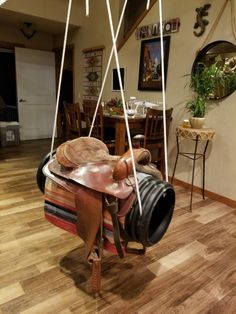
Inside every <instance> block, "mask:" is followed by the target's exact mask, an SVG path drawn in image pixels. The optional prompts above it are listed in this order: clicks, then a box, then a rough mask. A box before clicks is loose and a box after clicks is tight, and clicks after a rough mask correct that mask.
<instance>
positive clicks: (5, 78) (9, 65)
mask: <svg viewBox="0 0 236 314" xmlns="http://www.w3.org/2000/svg"><path fill="white" fill-rule="evenodd" d="M0 121H18V111H17V97H16V68H15V53H14V50H13V49H6V48H0Z"/></svg>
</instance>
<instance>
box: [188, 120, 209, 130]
mask: <svg viewBox="0 0 236 314" xmlns="http://www.w3.org/2000/svg"><path fill="white" fill-rule="evenodd" d="M189 122H190V124H191V127H192V128H193V129H201V128H202V127H203V125H204V123H205V118H196V117H191V118H190V119H189Z"/></svg>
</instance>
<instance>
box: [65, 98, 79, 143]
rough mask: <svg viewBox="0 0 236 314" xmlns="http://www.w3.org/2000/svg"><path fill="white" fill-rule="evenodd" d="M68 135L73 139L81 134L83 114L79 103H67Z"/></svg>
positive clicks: (68, 137)
mask: <svg viewBox="0 0 236 314" xmlns="http://www.w3.org/2000/svg"><path fill="white" fill-rule="evenodd" d="M64 111H65V120H66V137H67V139H68V140H69V139H73V138H76V137H80V136H81V114H80V106H79V103H74V104H65V105H64Z"/></svg>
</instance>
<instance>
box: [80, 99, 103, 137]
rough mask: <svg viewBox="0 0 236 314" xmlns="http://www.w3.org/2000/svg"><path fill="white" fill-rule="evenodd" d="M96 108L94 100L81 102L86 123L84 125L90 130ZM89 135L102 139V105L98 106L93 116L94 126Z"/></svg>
mask: <svg viewBox="0 0 236 314" xmlns="http://www.w3.org/2000/svg"><path fill="white" fill-rule="evenodd" d="M95 109H96V102H92V101H84V102H83V110H84V119H85V123H86V127H87V128H88V130H90V128H91V125H92V121H93V116H94V112H95ZM91 136H93V137H96V138H98V139H100V140H101V141H104V124H103V110H102V106H99V107H98V111H97V114H96V117H95V121H94V126H93V129H92V132H91Z"/></svg>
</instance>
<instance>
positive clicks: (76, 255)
mask: <svg viewBox="0 0 236 314" xmlns="http://www.w3.org/2000/svg"><path fill="white" fill-rule="evenodd" d="M49 149H50V142H49V141H48V140H39V141H32V142H25V143H22V144H20V146H16V147H7V148H1V149H0V313H1V314H14V313H24V314H26V313H29V314H32V313H42V314H45V313H60V314H69V313H79V314H93V313H107V314H108V313H109V314H113V313H119V314H121V313H124V314H151V313H155V314H156V313H157V314H159V313H160V314H162V313H163V314H166V313H186V314H195V313H201V314H202V313H207V314H218V313H219V314H224V313H225V314H231V313H232V314H233V313H236V210H235V209H234V208H230V207H228V206H226V205H224V204H222V203H218V202H216V201H213V200H211V199H209V198H207V199H206V200H202V199H201V195H198V194H194V197H193V212H192V213H190V212H189V211H188V208H189V192H188V191H186V190H185V189H183V188H182V187H178V186H176V187H175V191H176V206H175V212H174V217H173V220H172V222H171V225H170V228H169V229H168V231H167V233H166V235H165V236H164V238H163V239H162V240H161V241H160V242H159V243H158V244H157V245H155V246H153V247H151V248H148V250H147V254H146V255H145V256H135V255H130V256H127V257H126V258H124V259H123V260H120V259H119V258H118V257H116V256H114V255H111V254H108V253H105V254H104V255H105V256H104V258H103V262H102V290H101V294H100V295H99V296H98V297H97V298H95V297H94V296H93V295H91V293H90V292H89V275H90V267H89V266H88V265H87V263H86V262H85V261H84V245H83V242H82V241H81V240H80V239H79V238H77V237H76V236H73V235H71V234H69V233H67V232H65V231H63V230H61V229H59V228H57V227H55V226H53V225H52V224H50V223H49V222H47V221H46V220H45V219H44V214H43V195H42V193H41V192H40V191H39V189H38V187H37V185H36V179H35V176H36V171H37V167H38V165H39V162H40V161H41V160H42V158H43V157H44V156H45V155H46V154H47V153H48V151H49Z"/></svg>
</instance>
